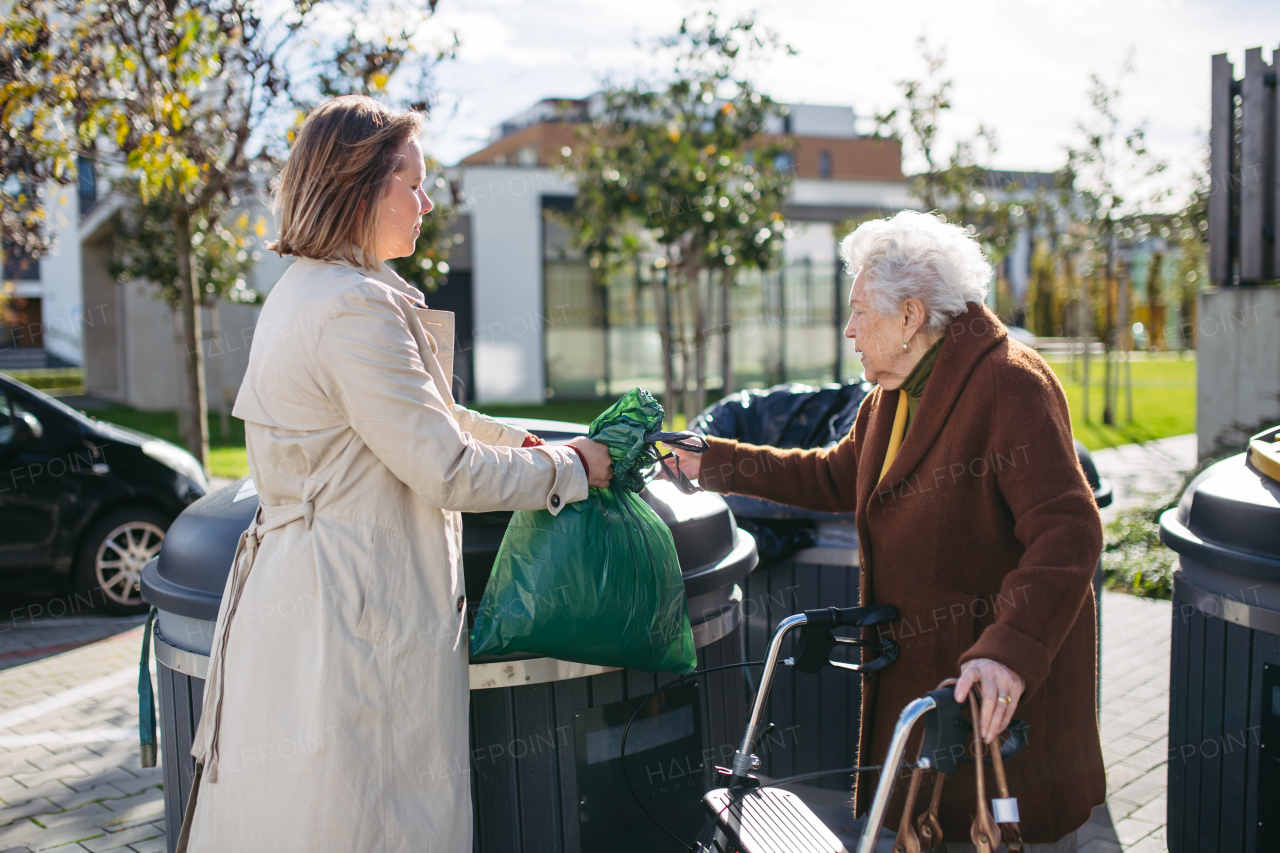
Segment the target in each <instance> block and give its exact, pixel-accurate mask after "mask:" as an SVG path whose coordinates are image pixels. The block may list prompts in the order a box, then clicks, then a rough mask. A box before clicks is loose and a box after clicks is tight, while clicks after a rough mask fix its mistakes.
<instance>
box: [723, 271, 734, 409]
mask: <svg viewBox="0 0 1280 853" xmlns="http://www.w3.org/2000/svg"><path fill="white" fill-rule="evenodd" d="M732 297H733V275H732V274H731V273H730V272H729V271H728V270H726V271H725V273H724V274H723V275H722V276H721V277H720V394H721V396H724V397H727V396H728V395H730V394H732V393H733V391H734V381H733V348H732V335H733V304H732V302H731V301H730V300H731V299H732Z"/></svg>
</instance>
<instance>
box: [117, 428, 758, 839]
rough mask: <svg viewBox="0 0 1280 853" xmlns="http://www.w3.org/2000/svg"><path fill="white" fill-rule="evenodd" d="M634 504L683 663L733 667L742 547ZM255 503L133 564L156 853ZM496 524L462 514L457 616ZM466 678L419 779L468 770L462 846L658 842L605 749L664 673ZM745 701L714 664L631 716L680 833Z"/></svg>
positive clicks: (729, 522)
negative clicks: (455, 742)
mask: <svg viewBox="0 0 1280 853" xmlns="http://www.w3.org/2000/svg"><path fill="white" fill-rule="evenodd" d="M520 425H521V426H523V427H525V428H526V429H529V430H530V431H532V432H535V433H537V434H539V435H541V436H542V437H544V438H546V439H547V440H549V441H552V442H554V441H557V440H564V439H566V438H569V437H571V436H572V435H575V434H582V433H583V432H585V430H584V428H581V427H577V426H576V425H571V424H555V423H549V422H533V421H528V422H524V421H522V422H520ZM644 497H645V499H646V501H647V502H648V503H649V505H650V506H651V507H653V509H654V510H655V511H656V512H657V513H658V515H659V517H661V518H662V519H663V521H664V522H666V524H667V526H668V527H669V528H670V529H671V532H672V537H673V539H674V540H675V543H676V550H677V553H678V554H679V557H680V566H681V573H682V575H683V576H684V581H685V590H686V593H687V595H688V598H689V617H690V623H691V624H692V627H693V636H694V645H695V646H696V647H697V649H698V666H699V668H700V669H702V668H706V667H711V666H717V665H720V664H726V663H736V662H741V661H744V660H746V658H745V657H744V653H745V631H744V630H743V629H742V627H741V626H742V623H743V620H744V610H743V599H744V591H743V587H744V585H745V583H746V578H747V577H748V575H749V574H750V573H751V571H752V570H753V569H754V568H755V567H756V563H757V556H756V545H755V540H754V539H753V538H752V537H751V535H750V534H748V533H747V532H745V531H743V530H740V529H739V528H738V527H737V525H736V523H735V521H734V517H733V514H732V512H731V511H730V510H729V508H728V506H727V505H726V504H725V502H724V501H723V499H721V498H719V497H717V496H714V495H710V494H706V493H701V494H694V495H683V494H681V493H680V492H678V491H677V490H676V489H675V488H674V486H672V485H671V484H670V483H666V482H655V483H652V484H651V485H650V486H649V488H648V489H647V490H646V492H645V493H644ZM256 509H257V493H256V490H255V489H254V487H253V483H252V481H251V480H247V479H246V480H242V481H240V482H239V483H235V484H233V485H231V486H228V487H225V488H223V489H221V490H218V491H215V492H213V493H212V494H210V495H208V496H207V497H205V498H203V499H202V500H200V501H198V502H197V503H195V504H193V505H192V506H191V507H189V508H188V510H187V511H186V512H184V513H183V514H182V515H181V516H179V518H178V519H177V520H176V521H175V522H174V524H173V526H172V527H171V528H170V530H169V534H168V536H167V537H166V539H165V544H164V546H163V548H162V550H161V553H160V556H159V557H158V558H157V559H156V560H153V561H152V562H151V563H149V564H148V565H147V567H146V568H145V569H144V571H143V576H142V591H143V597H144V598H145V599H146V600H147V601H148V602H150V603H151V604H153V605H155V606H156V608H157V610H158V619H157V626H156V636H155V644H154V645H155V654H156V660H157V662H158V663H159V666H157V667H156V670H157V676H158V681H159V695H160V714H159V722H160V732H161V734H160V748H161V755H162V759H163V765H164V775H165V786H164V788H165V812H166V825H167V827H168V828H169V830H170V831H169V834H168V836H169V850H170V851H172V850H173V846H174V843H175V842H176V838H177V830H178V827H180V826H181V823H182V810H183V805H184V803H185V801H186V797H187V793H188V792H189V791H190V788H191V780H192V776H193V773H194V761H193V759H192V758H191V757H190V748H191V737H192V734H193V733H194V731H195V727H196V725H197V724H198V722H199V716H200V709H201V704H202V701H203V693H204V678H205V675H206V674H207V670H208V660H209V659H208V655H209V651H210V649H211V647H212V637H213V625H214V623H215V621H216V619H217V613H218V606H219V604H220V602H221V597H222V591H223V587H224V585H225V582H226V577H227V573H228V571H229V569H230V565H231V559H232V556H233V554H234V552H235V548H236V543H237V541H238V539H239V536H240V534H241V532H243V531H244V529H245V528H246V527H248V525H249V523H250V521H251V520H252V517H253V515H254V513H255V512H256ZM509 517H510V513H481V514H468V515H464V527H463V562H464V573H465V578H466V585H467V598H468V600H469V601H471V602H473V607H474V606H475V605H476V604H478V603H479V601H480V597H481V594H482V592H483V590H484V585H485V583H486V582H487V580H488V576H489V571H490V569H491V568H492V565H493V559H494V556H495V555H496V553H497V549H498V545H499V543H500V542H501V541H502V534H503V531H504V530H505V529H506V524H507V520H508V519H509ZM288 606H299V607H301V606H307V602H295V603H294V604H292V605H288ZM472 615H474V612H473V614H472ZM469 670H470V682H471V719H470V724H471V762H470V766H469V767H462V768H448V767H440V768H428V769H427V771H426V772H432V773H445V774H465V775H467V776H469V779H470V784H471V788H472V805H473V809H474V819H475V835H474V844H473V849H474V850H475V851H478V853H522V851H533V850H537V851H567V853H579V851H596V850H603V849H610V850H617V851H624V852H625V851H637V853H639V852H640V851H649V850H653V849H658V848H659V846H660V845H662V844H663V843H670V839H667V838H666V837H665V835H663V834H662V833H661V831H660V830H659V829H658V828H657V827H656V826H654V825H653V824H652V822H651V821H649V819H648V818H646V817H645V816H644V815H643V813H642V812H641V811H640V810H639V808H637V806H636V804H635V801H634V799H633V798H632V795H631V793H630V792H629V791H628V788H627V785H626V781H624V779H623V776H622V773H621V765H620V761H619V747H620V746H621V740H622V733H623V728H624V727H625V725H626V723H627V720H628V719H629V718H630V717H631V715H632V712H633V711H635V709H636V707H637V706H638V705H640V704H641V702H642V700H643V699H644V697H646V696H648V695H649V694H650V693H651V692H653V691H654V690H655V689H656V688H657V687H658V686H660V685H662V684H665V683H669V682H671V681H673V680H674V679H675V678H676V676H674V675H671V674H667V673H664V674H660V675H653V674H651V673H644V672H638V671H634V670H623V669H616V668H608V667H600V666H589V665H584V664H576V663H567V662H564V661H556V660H552V659H549V658H537V657H532V656H528V655H521V656H512V657H507V658H478V659H476V660H473V661H472V663H471V665H470V667H469ZM746 699H747V693H746V680H745V673H744V670H743V669H741V668H736V669H729V670H726V671H723V672H716V673H710V674H707V675H700V676H698V677H697V678H696V679H693V680H691V681H690V682H688V683H686V684H684V685H680V686H677V687H675V688H672V689H671V690H669V691H666V692H665V693H663V694H661V695H660V697H659V698H657V699H655V700H654V701H652V702H650V703H648V704H647V705H645V707H644V708H643V709H642V711H641V712H640V714H639V715H638V716H637V719H636V722H635V724H634V725H633V727H632V730H631V733H630V735H629V736H628V741H627V756H628V757H627V762H626V766H627V769H628V774H629V776H630V780H631V783H632V786H633V787H634V788H635V791H636V794H637V796H639V797H640V798H641V799H642V800H643V801H644V802H645V804H646V805H647V807H648V808H649V810H650V811H651V812H655V813H656V814H658V815H659V816H660V817H661V819H662V820H663V821H664V823H665V824H666V826H667V827H668V828H669V829H671V830H673V831H675V832H677V833H679V834H680V835H681V837H688V838H690V839H692V838H694V837H695V836H696V834H697V832H698V830H699V829H700V828H701V827H702V825H703V821H704V816H703V813H702V809H701V805H700V802H699V798H700V797H701V795H702V793H703V791H704V790H706V788H707V786H708V784H709V783H710V781H711V775H712V773H713V772H714V770H713V768H714V766H715V765H716V764H721V765H724V764H728V763H729V762H730V761H731V759H732V754H733V750H734V748H735V747H736V746H737V743H736V739H737V738H739V737H741V731H742V729H743V728H744V727H745V724H746V719H745V716H746ZM427 719H429V712H428V709H424V721H425V720H427Z"/></svg>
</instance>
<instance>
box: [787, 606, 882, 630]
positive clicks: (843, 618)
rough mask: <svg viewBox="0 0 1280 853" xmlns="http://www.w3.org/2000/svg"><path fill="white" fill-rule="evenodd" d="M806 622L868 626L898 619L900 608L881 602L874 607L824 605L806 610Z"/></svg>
mask: <svg viewBox="0 0 1280 853" xmlns="http://www.w3.org/2000/svg"><path fill="white" fill-rule="evenodd" d="M804 616H805V619H806V620H807V621H806V622H805V624H806V626H807V625H812V626H814V627H817V628H866V627H868V626H870V625H883V624H885V623H886V622H894V621H897V619H898V608H896V607H894V606H893V605H892V604H881V605H877V606H874V607H824V608H822V609H821V610H806V611H805V612H804Z"/></svg>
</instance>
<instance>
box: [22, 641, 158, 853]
mask: <svg viewBox="0 0 1280 853" xmlns="http://www.w3.org/2000/svg"><path fill="white" fill-rule="evenodd" d="M141 642H142V631H141V629H140V628H137V629H133V630H130V631H126V632H124V633H121V634H117V635H116V636H113V637H110V638H108V639H105V640H101V641H99V642H96V643H94V644H92V645H88V646H84V647H83V648H79V649H76V650H75V651H70V652H65V653H63V654H60V655H56V656H54V657H50V658H46V659H44V660H41V661H37V662H35V663H29V664H25V665H22V666H16V667H13V668H11V669H8V670H5V671H4V672H0V851H3V853H20V851H35V850H50V849H52V850H58V851H76V853H79V851H85V850H87V851H92V853H98V851H104V850H120V851H127V850H133V851H136V853H158V851H163V850H164V849H165V843H164V819H163V815H164V801H163V794H162V791H161V787H160V785H161V781H162V776H161V771H160V768H158V767H156V768H149V769H144V768H143V767H142V766H141V764H140V762H139V759H138V736H137V726H138V698H137V683H138V652H139V649H140V647H141Z"/></svg>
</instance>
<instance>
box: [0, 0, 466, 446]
mask: <svg viewBox="0 0 1280 853" xmlns="http://www.w3.org/2000/svg"><path fill="white" fill-rule="evenodd" d="M326 6H327V7H330V11H331V12H333V13H334V15H335V16H336V17H335V18H333V19H338V20H344V19H345V20H349V21H352V24H351V28H352V29H351V34H350V36H349V37H348V38H346V39H345V40H344V41H342V42H340V43H334V42H333V40H332V37H331V36H330V35H328V34H327V32H328V29H327V26H329V25H331V21H332V20H333V19H328V21H329V23H328V25H327V24H326V22H325V21H324V20H320V18H321V16H320V15H319V14H318V10H320V8H321V7H326ZM339 6H341V7H342V8H335V7H339ZM348 7H349V8H348ZM378 11H379V10H377V9H374V8H373V6H372V4H371V3H370V2H369V0H351V2H340V0H328V2H322V0H292V2H286V3H284V4H283V5H279V4H276V5H272V6H271V7H269V8H268V7H267V5H266V4H265V3H264V2H262V0H16V2H15V3H14V4H13V6H12V11H11V12H9V13H8V14H6V16H5V17H4V19H3V22H0V68H2V69H3V71H4V75H3V77H0V139H3V140H4V142H3V143H0V146H3V147H0V158H3V160H4V164H5V166H6V168H7V169H16V171H10V172H7V174H8V175H10V176H14V175H17V176H18V177H17V179H16V180H17V183H18V184H19V185H21V186H35V185H39V184H41V183H42V182H50V181H53V182H62V183H69V182H70V181H72V180H74V179H75V164H76V163H77V161H78V158H80V157H88V158H90V159H93V160H96V161H97V162H98V163H100V164H102V165H103V166H105V167H106V168H100V170H99V171H100V172H115V173H118V174H119V175H120V176H121V177H122V178H123V179H124V180H122V181H118V182H117V184H119V185H124V186H127V187H129V188H131V189H130V190H128V192H136V196H134V198H133V200H132V201H135V202H140V203H141V204H142V205H143V206H144V208H143V210H142V211H141V212H135V213H134V214H132V215H133V219H134V221H133V225H132V226H131V225H130V223H129V222H128V221H126V222H125V223H124V226H123V227H124V230H125V232H126V233H127V232H128V230H129V228H130V227H134V226H138V227H142V226H140V225H139V222H141V221H144V220H145V221H146V222H148V223H149V224H148V225H146V227H145V228H144V230H145V231H146V232H147V233H149V234H152V235H153V236H152V237H151V238H149V242H148V241H141V242H139V241H135V242H134V245H133V246H132V248H131V249H130V250H129V251H126V252H124V253H123V254H121V255H118V256H117V258H116V262H117V264H118V265H119V266H120V268H121V271H124V270H126V269H130V270H145V274H146V275H147V277H148V278H150V279H151V280H152V281H153V282H155V283H156V284H157V285H159V286H160V287H161V288H162V291H164V292H165V293H167V294H171V297H172V300H173V302H174V303H175V304H176V306H177V308H178V311H179V312H180V315H181V327H182V342H183V346H184V349H185V351H186V353H187V354H188V357H187V359H186V370H185V374H186V375H185V380H186V381H185V383H184V384H185V388H184V390H183V398H184V403H185V405H184V406H183V408H184V409H186V410H187V411H188V412H189V413H190V414H192V415H194V417H187V418H185V419H184V421H185V422H186V424H187V426H188V430H187V432H186V435H185V436H184V438H185V439H186V443H187V446H188V447H189V449H190V450H191V452H192V453H193V454H195V455H196V457H197V458H198V459H200V460H201V462H202V463H204V464H207V463H206V460H207V457H208V441H209V439H208V423H207V416H206V411H207V409H206V403H205V399H206V398H205V380H204V354H203V351H202V348H201V345H200V343H199V342H200V341H201V340H202V334H201V330H200V311H199V307H200V304H201V303H202V302H203V301H205V300H206V299H207V298H208V297H209V296H210V295H212V294H214V293H218V292H220V291H221V290H222V289H225V287H224V286H225V285H226V284H227V282H228V281H230V282H231V283H232V284H234V282H235V281H236V280H238V279H242V278H243V277H242V275H237V276H232V277H231V278H230V279H227V278H226V277H225V276H222V273H221V272H218V270H223V269H231V268H233V267H234V266H235V264H236V263H242V262H243V259H242V258H240V253H241V252H242V251H244V249H243V247H235V246H236V242H237V240H238V239H239V238H235V237H234V235H233V237H232V238H228V237H226V236H225V235H228V234H232V233H233V230H234V229H233V228H232V227H231V226H234V225H236V224H237V223H236V222H235V220H232V221H231V222H230V223H228V222H223V221H221V219H222V217H223V214H224V213H226V212H228V211H234V210H237V209H238V208H242V207H243V205H242V204H241V200H240V198H239V194H241V193H243V192H246V191H253V182H252V180H251V177H250V175H249V170H250V167H251V165H252V164H254V163H256V162H257V163H264V164H266V165H270V164H271V163H272V162H276V161H278V160H279V159H280V157H281V156H282V155H283V154H284V153H285V152H286V151H287V146H288V141H289V140H290V139H291V136H292V132H293V129H294V128H295V127H296V126H297V124H298V122H299V121H300V120H301V118H302V117H303V116H305V114H306V111H307V110H308V109H309V108H310V106H311V105H314V104H315V103H317V102H319V100H321V99H323V98H326V97H330V96H332V95H335V94H345V93H346V92H363V93H366V94H373V95H381V96H384V97H386V96H388V94H389V87H390V86H391V85H392V77H393V76H394V75H395V73H396V72H397V70H399V69H401V68H402V66H403V65H404V64H405V63H406V61H407V60H408V59H410V58H412V57H414V56H415V55H417V52H416V51H415V49H414V46H413V44H412V43H411V40H410V35H411V34H412V33H413V32H414V31H415V29H417V26H418V25H420V23H421V22H422V21H425V19H426V18H429V17H430V16H431V15H432V14H433V13H434V11H435V2H434V0H428V3H427V4H426V5H425V6H423V7H418V8H416V10H407V9H405V8H403V7H399V6H397V7H396V8H395V9H394V10H392V9H391V7H390V6H388V7H387V8H386V9H385V10H383V11H388V12H390V11H394V13H395V14H394V15H387V16H386V17H387V18H388V19H392V18H393V19H394V20H395V21H396V24H397V27H396V30H395V31H393V32H381V31H378V32H361V31H360V24H359V23H358V22H360V21H368V20H378V19H379V15H378V14H376V13H377V12H378ZM344 13H345V14H344ZM406 16H408V18H409V20H406ZM419 19H421V20H419ZM451 48H452V46H451V45H450V46H446V47H445V48H443V49H440V50H437V51H436V52H435V55H434V57H432V56H426V55H424V58H425V59H426V60H427V61H426V62H425V63H424V64H422V65H421V66H420V67H421V68H422V74H421V75H420V76H419V79H418V84H417V89H416V90H414V89H412V87H411V88H410V89H409V91H408V92H407V94H403V95H402V96H401V97H399V98H396V99H395V100H400V101H402V102H406V103H409V104H411V105H414V106H418V107H420V108H421V107H425V106H427V102H428V101H429V99H426V98H423V97H421V96H420V93H421V92H423V91H429V86H428V85H427V84H428V83H429V79H430V69H431V67H432V64H433V59H434V60H436V61H438V60H439V59H440V58H443V57H444V56H445V55H447V53H448V52H449V51H450V50H451ZM295 78H296V81H297V83H296V85H295ZM389 99H393V98H389ZM116 191H117V192H121V191H122V190H120V189H119V186H117V188H116ZM6 210H7V211H9V213H7V214H6V216H5V219H4V222H3V225H4V228H5V237H6V239H10V231H11V230H14V231H15V233H16V231H17V228H18V226H22V228H23V229H24V231H23V236H24V240H25V243H24V244H23V245H26V246H34V247H35V248H36V249H40V248H47V243H48V241H47V236H46V235H42V234H40V227H39V226H40V223H39V215H38V214H39V210H38V205H28V206H27V208H25V209H23V210H18V207H17V205H6ZM237 215H238V214H237ZM156 216H161V217H162V218H163V219H164V221H163V222H161V221H160V220H157V219H156V218H155V217H156ZM148 217H150V218H148ZM126 220H127V217H126ZM241 224H243V225H244V226H245V227H249V223H247V222H245V223H241ZM11 226H13V227H12V228H11ZM162 233H163V234H164V238H163V239H160V237H159V235H160V234H162ZM157 240H159V242H156V241H157ZM206 240H207V241H209V242H208V243H207V248H206V249H205V250H202V249H200V246H202V245H206V244H205V242H204V241H206ZM222 244H226V246H229V247H234V251H232V252H231V254H230V255H227V256H226V257H234V258H235V259H236V260H235V263H233V264H231V265H230V266H227V265H225V264H224V265H219V264H214V265H212V266H211V265H210V264H209V263H207V262H206V263H202V262H201V260H200V259H201V258H205V259H206V261H207V259H209V258H212V257H214V255H215V254H217V253H212V254H211V253H210V251H208V250H207V249H208V248H212V247H214V246H216V245H222ZM153 250H155V251H153ZM224 254H225V253H224ZM202 274H203V275H204V276H206V278H205V279H202V277H201V276H202ZM220 276H221V278H220Z"/></svg>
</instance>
